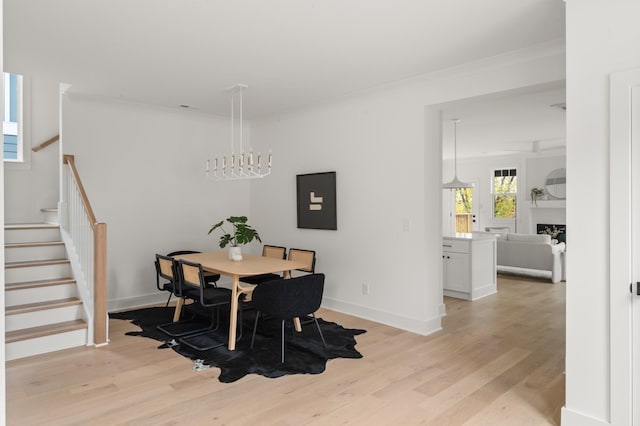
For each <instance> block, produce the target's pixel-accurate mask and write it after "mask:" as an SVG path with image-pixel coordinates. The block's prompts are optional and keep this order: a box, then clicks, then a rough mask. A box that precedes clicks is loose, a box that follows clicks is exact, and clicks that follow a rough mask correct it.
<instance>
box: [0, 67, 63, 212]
mask: <svg viewBox="0 0 640 426" xmlns="http://www.w3.org/2000/svg"><path fill="white" fill-rule="evenodd" d="M25 85H27V86H28V90H27V91H26V92H25V93H28V94H29V95H28V98H27V99H25V105H26V108H28V109H29V111H27V114H26V115H27V116H30V117H31V119H30V120H27V121H26V122H25V127H28V128H26V129H25V133H27V134H28V135H29V139H30V145H29V146H27V147H26V148H27V152H26V154H27V155H29V156H30V162H29V163H28V164H26V165H23V164H19V165H18V164H7V166H6V167H5V186H4V188H5V203H4V214H5V220H6V223H26V222H42V220H43V215H42V213H41V212H40V209H41V208H48V207H56V206H57V204H58V173H59V166H58V164H59V161H58V159H59V157H58V153H59V147H58V145H57V144H53V145H50V146H49V147H47V148H45V149H44V150H42V151H39V152H30V150H31V146H36V145H39V144H41V143H42V142H44V141H45V140H47V139H49V138H51V137H52V136H55V135H57V134H58V125H59V113H58V111H59V101H58V99H59V97H58V92H59V85H58V82H56V81H54V80H50V79H48V78H46V77H41V76H38V77H33V76H25Z"/></svg>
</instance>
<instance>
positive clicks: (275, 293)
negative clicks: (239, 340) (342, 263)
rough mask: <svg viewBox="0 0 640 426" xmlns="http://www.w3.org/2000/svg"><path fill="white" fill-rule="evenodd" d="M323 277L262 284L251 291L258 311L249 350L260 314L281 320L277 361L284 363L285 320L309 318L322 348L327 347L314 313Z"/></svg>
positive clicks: (305, 277)
mask: <svg viewBox="0 0 640 426" xmlns="http://www.w3.org/2000/svg"><path fill="white" fill-rule="evenodd" d="M324 278H325V277H324V274H309V275H303V276H300V277H296V278H291V279H278V280H273V281H269V282H265V283H263V284H262V285H259V286H257V287H256V288H255V289H254V290H253V295H252V303H253V305H254V306H255V308H256V309H257V312H256V319H255V322H254V324H253V334H252V335H251V348H252V349H253V344H254V341H255V337H256V329H257V328H258V320H259V318H260V315H269V317H272V318H275V319H278V320H280V339H281V343H280V351H281V355H280V361H281V362H282V363H283V364H284V360H285V356H284V354H285V349H284V348H285V346H284V341H285V338H284V337H285V321H286V320H293V318H298V317H304V316H307V315H310V316H311V317H312V318H313V321H314V322H315V324H316V328H317V329H318V333H319V334H320V338H321V339H322V345H323V346H324V348H325V349H326V348H327V343H326V342H325V340H324V335H323V334H322V330H321V329H320V324H318V319H317V318H316V316H315V312H316V311H317V310H318V309H319V308H320V304H321V303H322V293H323V290H324Z"/></svg>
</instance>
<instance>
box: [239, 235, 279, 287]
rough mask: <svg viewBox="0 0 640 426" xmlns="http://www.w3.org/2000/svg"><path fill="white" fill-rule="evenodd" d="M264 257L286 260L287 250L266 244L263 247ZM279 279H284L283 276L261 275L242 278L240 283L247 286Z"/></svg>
mask: <svg viewBox="0 0 640 426" xmlns="http://www.w3.org/2000/svg"><path fill="white" fill-rule="evenodd" d="M262 255H263V256H265V257H272V258H275V259H285V258H286V257H287V248H286V247H281V246H271V245H267V244H265V245H264V246H262ZM278 278H282V276H281V275H278V274H260V275H252V276H248V277H242V278H240V281H242V282H244V283H247V284H261V283H263V282H265V281H270V280H275V279H278Z"/></svg>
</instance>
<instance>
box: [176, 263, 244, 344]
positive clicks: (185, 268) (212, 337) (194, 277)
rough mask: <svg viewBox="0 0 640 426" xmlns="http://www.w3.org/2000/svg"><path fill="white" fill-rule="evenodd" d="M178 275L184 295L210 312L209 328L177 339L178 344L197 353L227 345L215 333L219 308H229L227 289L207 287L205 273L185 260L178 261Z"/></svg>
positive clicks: (239, 319)
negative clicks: (197, 351)
mask: <svg viewBox="0 0 640 426" xmlns="http://www.w3.org/2000/svg"><path fill="white" fill-rule="evenodd" d="M178 274H179V276H180V280H181V282H182V284H183V285H184V289H185V290H184V292H185V293H184V294H185V295H186V297H189V298H191V299H193V300H196V301H197V303H199V304H200V306H202V307H204V308H206V309H209V310H210V311H211V326H210V327H209V328H208V329H207V330H204V331H202V332H199V333H192V334H189V335H188V336H185V337H182V338H180V339H179V341H180V343H183V344H185V345H187V346H190V347H192V348H193V349H196V350H199V351H206V350H209V349H213V348H215V347H218V346H223V345H225V344H226V343H227V340H226V339H224V338H223V339H220V338H219V337H220V336H218V335H217V333H216V331H217V330H218V328H219V327H220V308H221V307H223V306H227V305H228V306H231V297H232V292H231V290H230V289H228V288H221V287H208V286H207V285H206V284H207V282H206V277H205V271H204V270H203V269H202V265H201V264H199V263H194V262H189V261H186V260H179V261H178ZM241 305H242V297H241V298H240V307H239V309H238V311H239V314H238V317H239V318H238V324H239V327H240V333H239V334H238V337H237V339H238V340H239V339H240V338H241V337H242V306H241Z"/></svg>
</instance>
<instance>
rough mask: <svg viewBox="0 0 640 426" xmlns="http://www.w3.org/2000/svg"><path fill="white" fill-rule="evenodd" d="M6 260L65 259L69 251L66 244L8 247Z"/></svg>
mask: <svg viewBox="0 0 640 426" xmlns="http://www.w3.org/2000/svg"><path fill="white" fill-rule="evenodd" d="M4 256H5V257H4V259H5V262H24V261H28V260H52V259H65V258H66V257H67V252H66V250H65V248H64V244H56V245H54V246H34V247H7V248H6V249H5V251H4Z"/></svg>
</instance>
